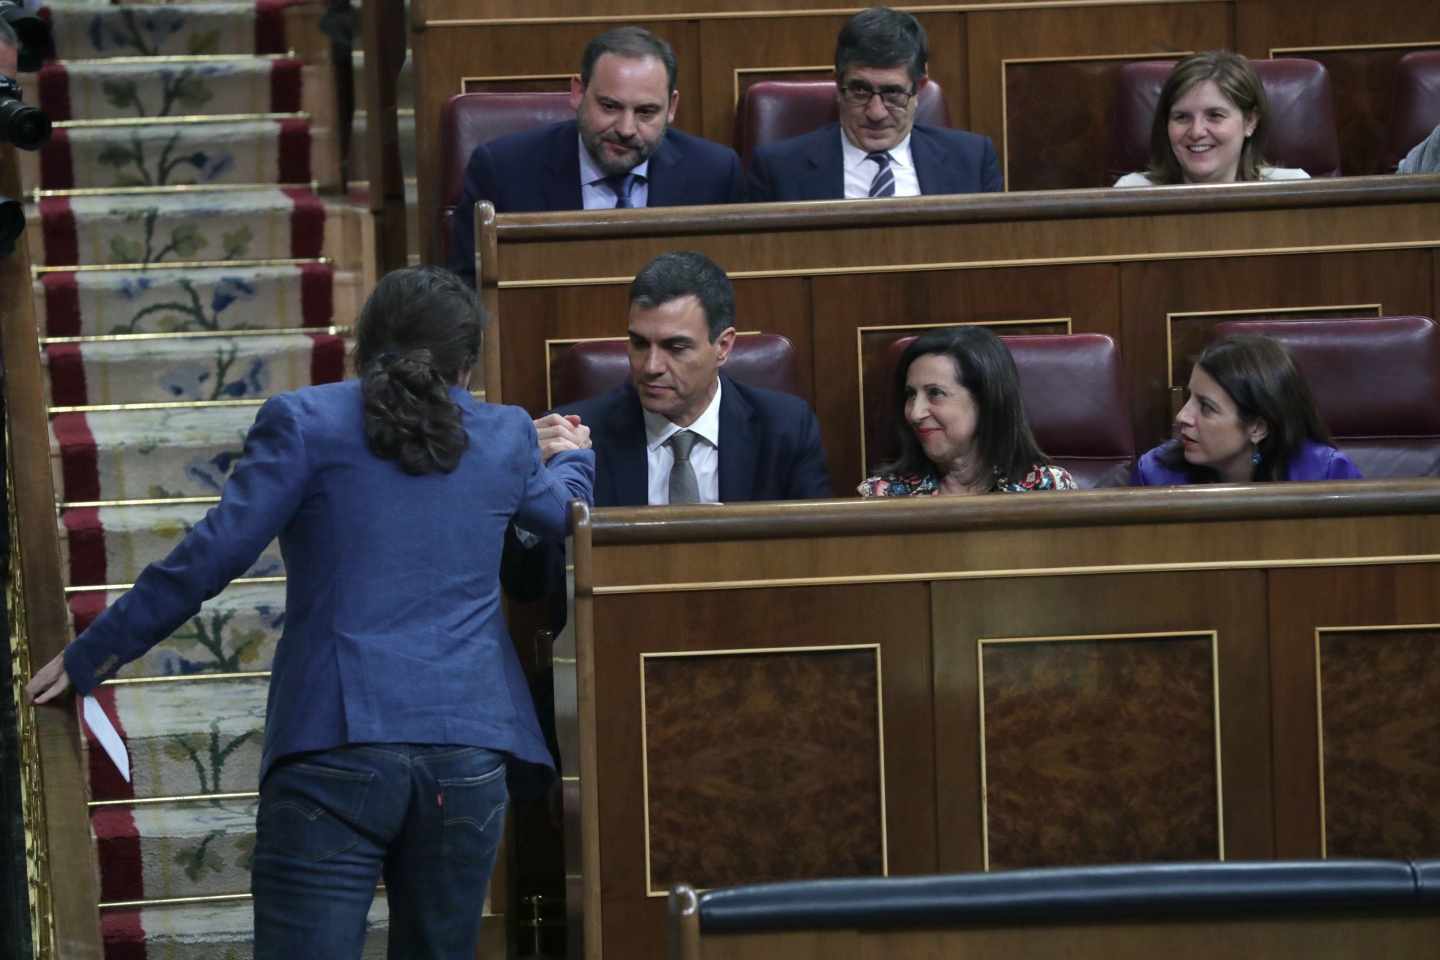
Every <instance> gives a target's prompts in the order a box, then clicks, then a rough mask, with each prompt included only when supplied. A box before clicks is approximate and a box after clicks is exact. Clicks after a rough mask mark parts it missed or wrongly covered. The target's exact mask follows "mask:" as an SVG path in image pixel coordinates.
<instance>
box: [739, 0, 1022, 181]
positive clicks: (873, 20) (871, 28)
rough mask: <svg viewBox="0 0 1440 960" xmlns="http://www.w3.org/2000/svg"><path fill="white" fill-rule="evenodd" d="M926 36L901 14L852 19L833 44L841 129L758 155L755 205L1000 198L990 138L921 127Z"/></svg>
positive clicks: (880, 10) (868, 13) (875, 12)
mask: <svg viewBox="0 0 1440 960" xmlns="http://www.w3.org/2000/svg"><path fill="white" fill-rule="evenodd" d="M926 60H927V50H926V39H925V28H924V27H922V26H921V25H920V23H919V21H917V20H916V19H915V18H914V17H912V16H911V15H910V14H908V13H904V12H901V11H899V10H890V9H888V8H886V7H871V8H870V9H869V10H862V11H860V12H859V13H857V14H855V16H853V17H851V18H850V19H849V20H848V21H847V22H846V24H845V26H844V27H842V28H841V30H840V36H839V38H838V39H837V40H836V44H835V104H836V107H837V108H838V113H839V122H838V123H831V124H828V125H826V126H824V127H821V128H820V129H819V130H815V131H812V132H811V133H806V134H801V135H800V136H798V137H791V138H790V139H788V140H781V141H780V142H778V143H772V144H769V145H767V146H764V147H761V148H760V149H759V150H757V151H756V152H755V157H754V159H753V160H752V162H751V165H750V184H749V191H748V192H749V197H748V199H749V200H750V201H751V202H754V203H764V202H769V201H775V200H840V199H860V198H865V197H917V196H920V195H922V194H923V195H926V196H929V195H931V194H938V193H980V192H982V191H984V192H988V191H997V190H1003V189H1004V187H1005V184H1004V180H1003V177H1002V175H1001V173H1000V162H999V160H998V159H997V158H996V156H995V147H994V145H993V144H991V142H990V138H989V137H982V136H979V135H978V134H974V133H967V132H966V131H964V130H947V129H944V128H941V127H931V126H926V125H924V124H918V125H917V124H916V123H915V108H916V97H917V95H918V94H919V92H920V87H921V85H923V84H924V83H926V82H928V81H927V78H926Z"/></svg>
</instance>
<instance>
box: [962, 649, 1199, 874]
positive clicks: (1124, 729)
mask: <svg viewBox="0 0 1440 960" xmlns="http://www.w3.org/2000/svg"><path fill="white" fill-rule="evenodd" d="M1211 648H1212V638H1211V637H1210V636H1208V635H1205V636H1171V637H1146V638H1142V639H1104V638H1101V639H1093V640H1056V641H1050V642H1042V643H1004V644H985V645H983V647H982V652H981V657H982V669H983V681H982V694H983V697H984V702H983V707H982V709H983V710H984V730H985V736H984V744H983V747H984V750H985V759H984V765H985V772H986V778H987V781H986V791H985V802H986V823H987V828H988V837H989V866H990V868H991V869H1006V868H1013V867H1030V866H1056V865H1061V864H1084V863H1121V862H1136V861H1147V860H1204V859H1213V858H1215V857H1217V856H1219V855H1220V852H1221V851H1220V837H1219V824H1220V818H1219V793H1218V791H1217V784H1216V764H1215V725H1216V722H1217V719H1218V718H1217V717H1216V715H1215V701H1214V672H1213V669H1212V665H1211Z"/></svg>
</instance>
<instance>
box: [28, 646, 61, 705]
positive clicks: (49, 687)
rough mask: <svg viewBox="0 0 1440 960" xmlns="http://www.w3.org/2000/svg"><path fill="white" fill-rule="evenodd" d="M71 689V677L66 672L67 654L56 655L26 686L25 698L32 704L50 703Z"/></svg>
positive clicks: (36, 672)
mask: <svg viewBox="0 0 1440 960" xmlns="http://www.w3.org/2000/svg"><path fill="white" fill-rule="evenodd" d="M69 689H70V675H69V674H68V673H66V672H65V654H64V653H63V652H61V653H58V654H56V655H55V659H53V660H51V661H50V662H49V663H47V664H45V666H43V667H41V668H40V669H39V670H37V671H35V676H33V677H31V678H30V682H29V683H27V684H25V696H26V697H28V698H29V700H30V702H31V703H35V704H39V703H49V702H50V701H51V700H54V699H55V698H56V697H58V696H60V695H61V694H63V693H65V692H66V691H67V690H69Z"/></svg>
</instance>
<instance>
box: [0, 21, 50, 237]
mask: <svg viewBox="0 0 1440 960" xmlns="http://www.w3.org/2000/svg"><path fill="white" fill-rule="evenodd" d="M0 20H4V21H5V23H6V25H7V26H8V27H9V30H7V31H6V33H7V38H6V39H5V41H4V43H5V45H6V46H9V45H10V40H9V37H8V34H9V33H10V32H13V33H14V35H15V42H16V50H15V53H16V61H17V65H18V66H19V68H20V70H21V71H23V72H25V73H34V72H35V71H36V70H39V69H40V66H41V64H43V63H44V62H45V60H46V59H47V58H48V57H50V56H53V55H54V52H55V45H54V42H53V39H52V37H51V35H50V24H49V23H48V22H46V21H45V20H43V19H41V18H40V17H39V16H37V15H36V14H35V13H33V12H32V11H30V10H26V9H25V8H24V7H22V6H20V5H19V4H17V3H15V2H14V0H0ZM49 139H50V118H49V117H47V116H45V114H44V113H43V112H41V111H40V110H39V109H37V108H35V107H32V106H30V105H28V104H26V103H23V102H22V101H21V99H20V83H19V81H17V80H16V79H15V78H14V77H7V76H3V75H0V143H12V144H14V145H15V146H17V147H19V148H20V149H22V150H39V149H40V147H41V146H42V145H43V144H44V143H45V141H47V140H49ZM24 229H25V211H24V210H22V209H21V207H20V202H19V201H18V200H14V199H11V198H10V197H3V196H0V256H9V255H10V254H11V253H13V252H14V251H15V241H16V240H17V239H19V237H20V233H21V231H23V230H24Z"/></svg>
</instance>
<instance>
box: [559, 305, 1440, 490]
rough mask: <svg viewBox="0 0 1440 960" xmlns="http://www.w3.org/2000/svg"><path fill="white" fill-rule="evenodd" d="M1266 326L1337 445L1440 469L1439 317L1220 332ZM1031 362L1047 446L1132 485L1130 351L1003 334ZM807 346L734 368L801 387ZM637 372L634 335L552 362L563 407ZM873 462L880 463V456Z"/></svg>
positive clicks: (1068, 462)
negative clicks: (801, 358) (800, 358)
mask: <svg viewBox="0 0 1440 960" xmlns="http://www.w3.org/2000/svg"><path fill="white" fill-rule="evenodd" d="M1234 333H1263V334H1266V335H1268V336H1271V337H1274V338H1276V339H1277V340H1280V341H1281V342H1283V343H1284V344H1285V345H1286V346H1287V347H1289V348H1290V350H1291V352H1292V353H1293V354H1294V356H1295V359H1296V362H1297V363H1298V364H1299V366H1300V368H1301V370H1302V371H1303V372H1304V374H1305V376H1306V377H1307V379H1308V380H1309V382H1310V386H1311V388H1312V390H1313V391H1314V394H1315V398H1316V402H1317V404H1318V405H1319V407H1320V414H1321V416H1322V417H1323V418H1324V419H1325V423H1326V424H1327V425H1328V426H1329V427H1330V430H1331V432H1332V433H1334V435H1335V439H1336V442H1337V444H1338V445H1339V446H1340V448H1341V449H1343V450H1344V451H1345V452H1346V454H1348V455H1349V457H1350V458H1351V459H1352V460H1354V461H1355V463H1356V464H1357V465H1358V466H1359V467H1360V470H1361V472H1362V473H1364V475H1365V476H1367V477H1371V478H1376V479H1380V478H1387V477H1389V478H1393V477H1415V476H1431V475H1437V474H1440V328H1437V327H1436V325H1435V323H1434V322H1433V321H1432V320H1430V319H1429V318H1427V317H1413V316H1409V317H1356V318H1350V319H1326V320H1234V321H1227V322H1224V323H1221V324H1218V325H1217V326H1216V327H1215V336H1216V337H1217V338H1218V337H1224V336H1228V335H1230V334H1234ZM911 339H912V338H908V337H906V338H897V340H896V341H895V343H893V344H891V346H890V348H889V349H888V350H887V351H886V352H885V354H884V360H883V362H882V363H881V364H877V368H876V369H869V370H866V371H865V392H866V394H867V396H866V397H865V409H866V410H867V411H874V413H875V415H874V416H873V417H870V418H868V419H869V420H870V424H871V426H872V428H873V429H872V431H871V447H870V459H871V460H872V461H882V460H885V459H888V458H889V457H891V456H893V452H894V451H893V444H894V440H893V436H894V429H895V425H894V422H893V409H894V398H893V397H892V396H891V389H892V386H891V381H892V378H893V374H894V367H895V363H896V362H897V361H898V360H899V357H900V354H901V352H903V350H904V349H905V347H906V346H908V345H909V343H910V340H911ZM1001 339H1002V340H1003V341H1004V342H1005V345H1006V346H1007V347H1009V349H1010V352H1011V354H1012V355H1013V356H1014V358H1015V365H1016V367H1017V368H1018V369H1019V371H1020V388H1021V392H1022V394H1023V396H1024V400H1025V412H1026V416H1027V417H1028V418H1029V420H1030V425H1031V428H1032V429H1033V430H1034V432H1035V438H1036V440H1037V441H1038V442H1039V444H1040V448H1041V449H1042V450H1044V451H1045V452H1046V453H1047V454H1049V455H1050V456H1051V457H1053V458H1054V459H1055V460H1056V462H1057V463H1059V464H1060V465H1061V466H1063V467H1065V468H1066V469H1068V470H1069V471H1070V472H1071V474H1073V475H1074V477H1075V479H1076V481H1077V482H1078V483H1079V484H1080V485H1081V486H1082V487H1094V486H1109V485H1117V484H1123V483H1125V482H1126V478H1127V477H1128V475H1129V469H1130V465H1131V463H1132V462H1133V461H1134V459H1135V456H1136V449H1135V440H1134V431H1133V429H1132V427H1131V419H1130V396H1129V392H1128V390H1127V389H1126V383H1125V374H1124V369H1123V366H1122V364H1121V358H1120V350H1119V347H1117V346H1116V344H1115V341H1114V340H1112V339H1111V338H1109V337H1107V336H1104V335H1102V334H1095V333H1079V334H1068V335H1054V336H1005V337H1001ZM796 362H797V361H796V356H795V349H794V347H793V346H792V345H791V343H790V341H789V340H787V339H786V338H784V337H781V336H777V335H775V334H754V335H746V336H741V337H737V338H736V341H735V348H734V350H733V351H732V352H731V355H730V360H729V362H728V363H727V364H726V366H725V370H726V372H727V373H729V374H730V375H731V376H733V377H734V378H735V379H737V380H740V381H742V382H744V383H748V384H751V385H754V386H761V387H768V388H770V389H774V390H784V391H786V392H788V393H793V394H796V395H801V394H800V390H799V387H798V384H799V376H798V372H797V368H796ZM628 376H629V366H628V359H627V353H626V344H625V341H624V340H613V341H611V340H601V341H586V342H582V343H578V344H575V345H574V346H572V347H571V348H570V349H569V350H567V351H566V352H564V353H562V354H560V355H559V356H558V357H557V358H556V361H555V363H554V364H553V366H552V370H551V385H552V387H551V389H552V396H551V402H552V403H553V405H555V406H563V405H564V404H567V403H571V402H574V401H576V400H582V399H585V398H586V397H591V396H595V395H596V394H599V393H603V392H604V391H606V390H609V389H611V388H613V387H615V386H617V385H619V384H620V383H623V382H624V381H625V380H626V378H627V377H628ZM867 466H871V467H873V466H875V464H874V463H871V464H868V465H867Z"/></svg>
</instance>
